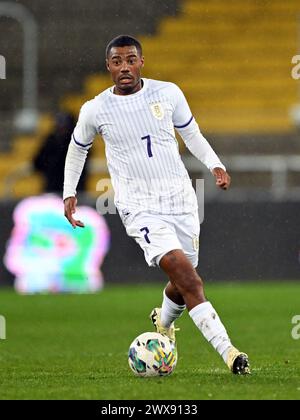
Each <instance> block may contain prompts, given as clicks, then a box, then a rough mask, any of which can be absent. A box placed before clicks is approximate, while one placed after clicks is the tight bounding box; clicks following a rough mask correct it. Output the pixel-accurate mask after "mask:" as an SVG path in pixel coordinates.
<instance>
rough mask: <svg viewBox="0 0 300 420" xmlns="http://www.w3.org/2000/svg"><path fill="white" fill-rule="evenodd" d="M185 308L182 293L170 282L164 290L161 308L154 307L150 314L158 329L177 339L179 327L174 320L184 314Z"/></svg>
mask: <svg viewBox="0 0 300 420" xmlns="http://www.w3.org/2000/svg"><path fill="white" fill-rule="evenodd" d="M185 308H186V305H185V303H184V300H183V298H182V296H181V294H180V293H179V292H178V290H177V289H176V287H175V286H174V285H172V283H170V282H169V283H168V284H167V286H166V288H165V289H164V291H163V301H162V306H161V308H154V309H153V310H152V312H151V314H150V319H151V321H152V323H153V324H154V326H155V328H156V331H158V332H160V333H161V334H166V335H167V336H168V337H169V338H170V339H171V340H173V341H175V331H176V330H177V329H176V328H175V325H174V321H175V320H176V319H178V318H179V317H180V316H181V315H182V314H183V312H184V310H185Z"/></svg>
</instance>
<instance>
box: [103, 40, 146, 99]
mask: <svg viewBox="0 0 300 420" xmlns="http://www.w3.org/2000/svg"><path fill="white" fill-rule="evenodd" d="M106 66H107V69H108V71H109V72H110V74H111V77H112V79H113V81H114V83H115V85H116V87H115V93H116V94H117V95H130V94H132V93H135V92H137V91H138V90H140V89H141V69H142V67H143V66H144V57H141V56H140V55H139V53H138V51H137V49H136V47H135V46H128V47H113V48H112V49H111V50H110V53H109V57H108V59H107V60H106Z"/></svg>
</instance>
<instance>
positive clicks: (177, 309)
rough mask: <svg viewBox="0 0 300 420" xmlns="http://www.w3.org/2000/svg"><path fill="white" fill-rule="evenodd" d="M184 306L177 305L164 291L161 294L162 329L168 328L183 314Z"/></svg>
mask: <svg viewBox="0 0 300 420" xmlns="http://www.w3.org/2000/svg"><path fill="white" fill-rule="evenodd" d="M185 308H186V306H185V305H178V304H177V303H175V302H173V301H172V300H171V299H169V298H168V296H167V295H166V291H165V290H164V292H163V302H162V307H161V319H160V320H161V324H162V326H163V327H166V328H169V327H170V326H171V324H172V322H174V321H175V320H176V319H177V318H179V317H180V316H181V315H182V313H183V312H184V310H185Z"/></svg>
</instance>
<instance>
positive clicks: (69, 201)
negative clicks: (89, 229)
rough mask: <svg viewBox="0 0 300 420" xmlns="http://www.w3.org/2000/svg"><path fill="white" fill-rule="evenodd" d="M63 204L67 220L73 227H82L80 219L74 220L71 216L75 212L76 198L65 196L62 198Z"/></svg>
mask: <svg viewBox="0 0 300 420" xmlns="http://www.w3.org/2000/svg"><path fill="white" fill-rule="evenodd" d="M64 205H65V217H66V218H67V219H68V220H69V222H70V224H71V225H72V226H73V228H74V229H75V228H76V226H79V227H81V228H83V227H84V224H83V223H82V222H81V221H80V220H75V219H74V218H73V214H74V213H76V205H77V198H76V197H68V198H66V199H65V200H64Z"/></svg>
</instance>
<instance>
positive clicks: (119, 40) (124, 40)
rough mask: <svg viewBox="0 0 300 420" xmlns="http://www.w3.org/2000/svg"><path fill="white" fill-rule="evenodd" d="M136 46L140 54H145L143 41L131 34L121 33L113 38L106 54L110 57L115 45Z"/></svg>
mask: <svg viewBox="0 0 300 420" xmlns="http://www.w3.org/2000/svg"><path fill="white" fill-rule="evenodd" d="M131 46H134V47H136V49H137V52H138V54H139V55H140V56H142V55H143V51H142V46H141V43H140V42H139V41H138V40H137V39H136V38H133V36H130V35H119V36H117V37H116V38H114V39H112V40H111V41H110V42H109V43H108V44H107V47H106V50H105V56H106V58H108V56H109V53H110V50H111V49H112V48H114V47H131Z"/></svg>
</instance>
